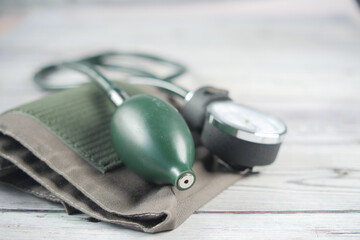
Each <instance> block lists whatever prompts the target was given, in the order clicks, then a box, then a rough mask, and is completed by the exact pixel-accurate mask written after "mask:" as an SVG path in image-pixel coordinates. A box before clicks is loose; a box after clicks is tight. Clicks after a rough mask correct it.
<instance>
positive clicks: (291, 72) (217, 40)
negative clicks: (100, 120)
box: [0, 0, 360, 239]
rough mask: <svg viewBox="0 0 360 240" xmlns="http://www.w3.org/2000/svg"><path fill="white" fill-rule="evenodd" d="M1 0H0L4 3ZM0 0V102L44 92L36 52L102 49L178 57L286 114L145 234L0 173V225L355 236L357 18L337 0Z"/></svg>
mask: <svg viewBox="0 0 360 240" xmlns="http://www.w3.org/2000/svg"><path fill="white" fill-rule="evenodd" d="M9 4H10V5H9ZM11 4H14V3H11V2H10V3H8V4H5V2H3V3H0V9H1V10H2V11H0V73H1V80H0V111H1V112H3V111H5V110H6V109H9V108H11V107H14V106H17V105H19V104H22V103H25V102H28V101H30V100H34V99H37V98H38V97H40V96H42V95H44V93H42V92H40V91H39V90H38V89H37V88H36V86H35V85H34V84H33V83H32V82H31V80H30V78H31V76H32V73H33V72H34V71H35V70H36V68H38V67H39V66H41V65H43V64H46V63H48V62H49V61H55V60H60V59H71V58H72V57H75V56H81V54H85V53H89V52H90V53H91V52H96V51H102V50H106V49H118V50H144V51H147V52H152V53H157V54H163V55H164V56H170V57H172V58H174V59H179V60H181V61H182V62H184V63H186V64H187V65H188V66H189V67H190V70H191V74H190V75H189V76H187V77H184V78H182V79H180V80H179V81H178V83H179V84H181V85H183V86H185V87H187V88H189V89H194V88H195V87H198V86H201V85H204V84H212V85H215V86H219V87H222V88H227V89H230V90H231V96H232V97H233V98H234V99H236V100H237V101H238V102H241V103H244V104H247V105H250V106H253V107H256V108H259V109H262V110H264V111H268V112H271V113H273V114H275V115H277V116H278V117H280V118H282V119H283V120H284V121H285V122H286V123H287V125H288V128H289V134H288V136H287V139H286V141H285V143H284V144H283V146H282V148H281V150H280V153H279V156H278V159H277V161H276V162H275V163H274V164H273V165H271V166H269V167H267V168H264V169H261V174H259V175H256V176H251V177H248V178H245V179H242V180H241V181H239V182H237V183H236V184H234V185H233V186H231V187H230V188H229V189H227V190H226V191H224V192H223V193H221V194H220V195H218V196H217V197H216V198H215V199H213V200H211V201H210V202H209V203H207V204H206V205H205V206H203V207H202V208H201V209H199V210H198V211H197V212H195V214H193V215H192V216H191V217H190V218H189V219H188V220H187V221H186V222H185V223H184V224H183V225H181V226H180V227H179V228H177V229H176V230H174V231H171V232H167V233H160V234H156V235H150V234H145V233H140V232H135V231H132V230H127V229H124V228H121V227H118V226H115V225H111V224H106V223H101V222H93V221H91V220H90V219H89V218H88V217H87V216H86V215H74V216H68V215H66V213H65V211H64V210H63V209H62V207H61V206H60V205H56V204H52V203H49V202H47V201H44V200H41V199H38V198H36V197H33V196H31V195H28V194H25V193H22V192H20V191H18V190H16V189H13V188H11V187H9V186H6V185H3V184H0V239H71V238H74V239H89V238H90V237H91V238H92V239H93V238H96V239H138V238H152V239H153V238H154V239H190V238H191V239H221V238H229V239H230V238H232V239H315V238H319V239H335V238H337V239H346V238H351V239H360V24H359V15H360V13H359V11H358V10H359V9H356V7H355V4H354V3H353V2H352V1H350V0H349V1H345V0H338V1H337V0H332V1H330V0H328V1H325V0H319V1H310V0H302V1H301V0H294V1H285V0H279V1H254V2H252V1H239V2H235V1H211V2H203V1H200V2H195V3H192V2H190V1H188V2H187V1H186V2H176V1H171V2H169V3H166V2H162V4H160V3H157V4H150V3H142V4H135V3H134V4H131V3H127V4H120V5H116V4H111V3H109V4H99V3H96V1H95V3H92V4H91V5H85V4H83V3H77V4H76V3H75V4H72V5H71V4H69V3H67V2H61V1H58V2H55V3H52V4H47V5H46V6H41V5H35V6H31V5H24V7H19V6H15V5H11Z"/></svg>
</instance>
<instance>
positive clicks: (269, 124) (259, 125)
mask: <svg viewBox="0 0 360 240" xmlns="http://www.w3.org/2000/svg"><path fill="white" fill-rule="evenodd" d="M207 121H208V122H209V124H212V125H213V126H215V127H217V128H218V129H220V130H221V131H224V132H226V133H228V134H230V135H231V136H233V137H235V138H238V139H242V140H245V141H249V142H253V143H259V144H278V143H281V142H282V140H283V138H284V136H285V133H286V126H285V124H284V123H283V122H282V121H281V120H279V119H277V118H275V117H273V116H270V115H268V114H265V113H263V112H260V111H257V110H255V109H253V108H250V107H246V106H244V105H241V104H236V103H235V102H233V101H230V100H228V101H215V102H212V103H210V104H209V105H208V107H207Z"/></svg>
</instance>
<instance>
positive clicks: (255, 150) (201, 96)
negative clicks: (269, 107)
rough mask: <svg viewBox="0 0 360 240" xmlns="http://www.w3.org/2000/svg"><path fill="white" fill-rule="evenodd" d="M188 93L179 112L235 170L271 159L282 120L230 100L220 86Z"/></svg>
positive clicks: (282, 133) (283, 130) (281, 132)
mask: <svg viewBox="0 0 360 240" xmlns="http://www.w3.org/2000/svg"><path fill="white" fill-rule="evenodd" d="M191 95H192V96H191V98H190V100H189V101H188V102H187V103H186V104H185V106H184V109H183V115H184V117H185V119H186V120H187V122H188V124H189V126H190V127H191V128H192V129H194V130H198V131H199V132H200V134H201V141H202V143H203V145H204V146H205V147H206V148H208V149H209V150H210V151H211V152H212V153H214V154H215V155H217V156H218V157H219V158H220V159H222V160H223V161H224V162H226V163H227V164H228V165H230V166H231V167H232V168H234V169H237V170H242V169H244V168H251V167H254V166H263V165H268V164H271V163H272V162H273V161H274V160H275V158H276V155H277V153H278V151H279V148H280V145H281V143H282V141H283V139H284V136H285V134H286V125H285V124H284V122H282V121H281V120H279V119H277V118H275V117H273V116H271V115H269V114H266V113H263V112H260V111H258V110H255V109H253V108H250V107H247V106H244V105H241V104H237V103H235V102H233V101H232V100H231V99H230V98H229V97H228V95H227V92H226V91H223V90H219V89H216V88H212V87H204V88H200V89H198V90H197V91H195V92H193V93H192V94H191Z"/></svg>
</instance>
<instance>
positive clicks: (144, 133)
mask: <svg viewBox="0 0 360 240" xmlns="http://www.w3.org/2000/svg"><path fill="white" fill-rule="evenodd" d="M111 139H112V143H113V145H114V148H115V151H116V153H117V154H118V157H119V158H120V160H121V161H122V162H123V163H124V164H125V166H126V167H128V168H129V169H131V170H132V171H134V172H135V173H136V174H138V175H139V176H141V177H142V178H144V179H146V180H147V181H150V182H153V183H157V184H172V185H174V186H176V188H177V189H179V190H186V189H189V188H190V187H191V186H193V184H194V182H195V180H196V177H195V174H194V172H193V171H192V166H193V164H194V159H195V146H194V141H193V138H192V135H191V132H190V130H189V128H188V126H187V124H186V122H185V120H184V119H183V118H182V116H181V115H180V114H179V113H178V111H177V110H176V109H175V108H174V107H172V106H171V105H169V104H168V103H166V102H164V101H162V100H160V99H158V98H156V97H154V96H150V95H136V96H133V97H131V98H128V99H126V100H125V102H124V103H122V104H121V105H120V106H119V107H118V108H117V109H116V111H115V113H114V115H113V117H112V120H111Z"/></svg>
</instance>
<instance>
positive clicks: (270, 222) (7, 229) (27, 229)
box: [0, 212, 360, 240]
mask: <svg viewBox="0 0 360 240" xmlns="http://www.w3.org/2000/svg"><path fill="white" fill-rule="evenodd" d="M0 216H1V217H0V232H1V239H4V240H7V239H11V240H16V239H24V236H26V238H28V239H33V238H34V239H49V238H51V239H64V238H65V237H69V236H71V237H72V238H74V239H89V238H91V239H104V240H105V239H129V240H131V239H139V238H141V239H154V238H156V239H216V240H217V239H315V238H316V239H348V238H349V239H350V238H351V239H357V238H359V237H360V236H359V234H360V213H347V214H341V213H313V214H309V213H296V214H268V213H259V214H212V213H207V214H203V213H199V214H194V215H192V216H191V217H190V218H189V219H188V220H187V221H186V222H185V223H184V224H183V225H181V226H180V227H179V228H177V229H176V230H174V231H171V232H166V233H160V234H156V235H151V234H146V233H141V232H134V231H132V230H128V229H123V228H121V227H118V226H115V225H111V224H106V223H101V222H96V223H94V222H92V220H91V219H88V218H87V217H86V216H84V215H76V216H67V215H66V214H63V213H8V212H3V213H0ZM86 220H88V221H86Z"/></svg>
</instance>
